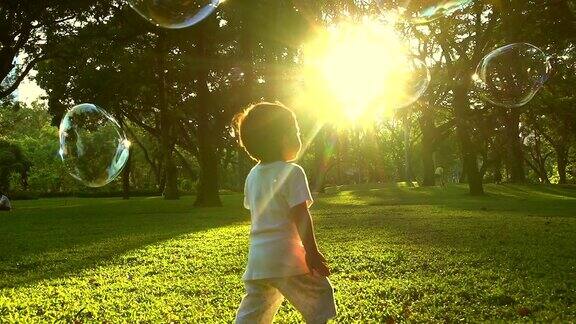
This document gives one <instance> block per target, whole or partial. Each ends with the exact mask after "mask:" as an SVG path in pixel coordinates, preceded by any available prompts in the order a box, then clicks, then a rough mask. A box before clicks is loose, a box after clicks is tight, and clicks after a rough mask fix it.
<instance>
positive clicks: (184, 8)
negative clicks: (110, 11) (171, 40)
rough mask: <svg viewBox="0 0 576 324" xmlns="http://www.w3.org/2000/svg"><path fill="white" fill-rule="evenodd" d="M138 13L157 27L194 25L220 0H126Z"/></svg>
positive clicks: (214, 8)
mask: <svg viewBox="0 0 576 324" xmlns="http://www.w3.org/2000/svg"><path fill="white" fill-rule="evenodd" d="M127 1H128V4H129V5H130V6H131V7H132V8H133V9H134V10H136V12H137V13H138V14H140V15H141V16H142V17H144V18H145V19H146V20H148V21H149V22H151V23H152V24H154V25H156V26H158V27H164V28H170V29H178V28H186V27H190V26H193V25H196V24H197V23H199V22H200V21H202V20H204V18H206V17H208V16H209V15H210V14H212V13H213V12H214V11H215V10H216V8H217V7H218V5H219V4H220V2H222V0H127Z"/></svg>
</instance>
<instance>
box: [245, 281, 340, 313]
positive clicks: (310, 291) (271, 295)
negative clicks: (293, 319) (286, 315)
mask: <svg viewBox="0 0 576 324" xmlns="http://www.w3.org/2000/svg"><path fill="white" fill-rule="evenodd" d="M244 286H245V287H246V295H245V296H244V298H242V302H241V303H240V307H239V308H238V311H237V313H236V323H237V324H244V323H246V324H248V323H249V324H269V323H272V319H273V318H274V315H275V314H276V312H277V311H278V308H280V304H282V301H283V300H284V297H286V299H287V300H288V301H289V302H290V303H291V304H292V305H293V306H294V308H296V309H297V310H298V311H299V312H300V314H302V316H303V317H304V320H306V323H309V324H316V323H326V322H327V321H328V319H330V318H332V317H334V316H336V305H335V303H334V292H333V289H332V285H331V284H330V281H329V280H328V278H326V277H323V276H319V275H312V274H304V275H298V276H291V277H285V278H270V279H258V280H247V281H245V282H244Z"/></svg>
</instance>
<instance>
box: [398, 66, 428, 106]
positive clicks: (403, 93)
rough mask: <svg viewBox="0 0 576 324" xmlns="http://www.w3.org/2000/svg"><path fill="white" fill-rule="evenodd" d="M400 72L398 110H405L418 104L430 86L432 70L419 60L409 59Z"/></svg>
mask: <svg viewBox="0 0 576 324" xmlns="http://www.w3.org/2000/svg"><path fill="white" fill-rule="evenodd" d="M400 71H401V75H400V76H399V77H398V81H399V83H398V86H399V87H398V89H399V93H398V94H397V96H398V97H397V102H396V108H403V107H406V106H409V105H411V104H413V103H414V102H416V100H418V99H419V98H420V97H421V96H422V95H423V94H424V92H426V90H427V89H428V85H429V84H430V70H429V69H428V66H426V64H425V63H424V62H423V61H422V60H420V59H419V58H416V57H412V58H407V59H406V62H405V63H404V64H403V65H402V66H401V69H400Z"/></svg>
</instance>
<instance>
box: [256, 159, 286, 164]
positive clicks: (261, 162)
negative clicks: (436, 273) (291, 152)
mask: <svg viewBox="0 0 576 324" xmlns="http://www.w3.org/2000/svg"><path fill="white" fill-rule="evenodd" d="M276 162H287V161H284V160H268V161H260V164H272V163H276Z"/></svg>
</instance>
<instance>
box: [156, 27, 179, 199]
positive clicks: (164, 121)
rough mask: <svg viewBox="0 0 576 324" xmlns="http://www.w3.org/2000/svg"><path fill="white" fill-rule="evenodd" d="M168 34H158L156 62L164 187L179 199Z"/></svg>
mask: <svg viewBox="0 0 576 324" xmlns="http://www.w3.org/2000/svg"><path fill="white" fill-rule="evenodd" d="M166 42H167V40H166V35H165V34H163V33H160V34H159V35H158V44H157V48H156V50H157V52H156V64H157V70H158V75H157V77H158V107H159V109H160V128H161V129H160V137H161V138H160V143H161V151H162V158H163V159H164V173H165V182H164V188H163V195H164V199H168V200H175V199H178V198H179V197H178V183H177V180H178V176H177V172H176V165H175V164H174V157H173V154H174V139H173V138H172V131H171V130H172V127H173V123H172V121H171V120H170V119H171V118H170V112H169V111H168V108H169V107H168V101H167V98H166V71H165V70H166V64H165V60H166V49H167V43H166Z"/></svg>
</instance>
